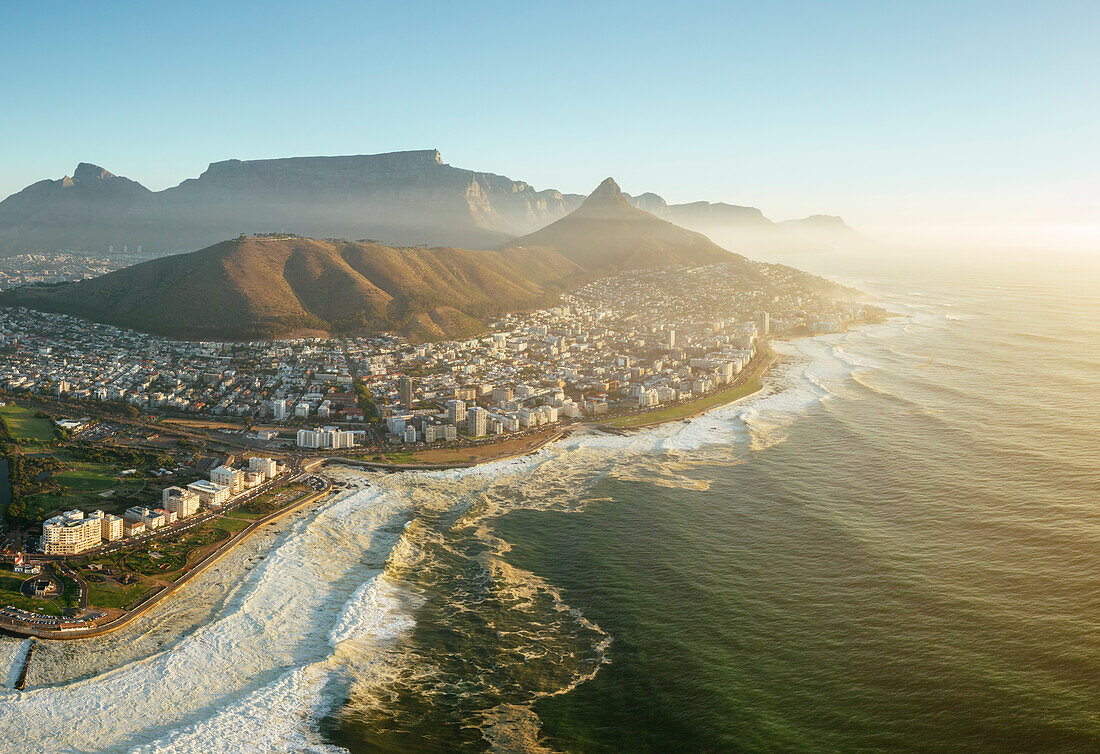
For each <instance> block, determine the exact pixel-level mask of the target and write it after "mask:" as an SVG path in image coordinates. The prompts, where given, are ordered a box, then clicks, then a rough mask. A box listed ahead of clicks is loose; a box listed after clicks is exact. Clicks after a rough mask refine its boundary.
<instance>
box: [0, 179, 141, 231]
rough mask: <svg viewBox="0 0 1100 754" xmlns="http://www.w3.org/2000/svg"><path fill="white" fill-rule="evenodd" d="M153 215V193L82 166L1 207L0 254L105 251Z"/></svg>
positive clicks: (135, 184) (14, 198) (21, 192)
mask: <svg viewBox="0 0 1100 754" xmlns="http://www.w3.org/2000/svg"><path fill="white" fill-rule="evenodd" d="M156 212H157V209H156V195H155V194H154V193H153V192H152V191H149V189H147V188H145V187H144V186H142V185H141V184H140V183H137V182H136V181H131V180H130V179H128V178H120V177H119V176H116V175H113V174H112V173H109V172H108V171H106V170H104V169H103V168H101V167H99V166H97V165H90V164H88V163H86V162H82V163H80V164H79V165H77V166H76V170H75V171H74V172H73V174H72V176H71V177H69V176H66V177H64V178H61V179H58V180H55V181H53V180H46V181H39V182H38V183H34V184H32V185H30V186H28V187H27V188H25V189H23V190H22V191H20V192H19V193H18V194H14V195H12V196H10V197H8V198H7V199H5V200H4V201H3V202H0V251H22V250H24V249H28V250H50V249H81V248H94V249H96V250H101V251H106V250H107V247H108V246H109V245H110V244H111V243H113V242H114V241H115V239H117V238H123V239H124V238H127V237H128V236H129V235H130V234H131V232H132V229H133V228H134V227H135V226H137V225H140V224H141V223H149V222H150V221H152V220H153V219H154V218H155V216H156ZM122 243H123V242H119V248H120V249H121V247H122ZM139 243H140V242H139Z"/></svg>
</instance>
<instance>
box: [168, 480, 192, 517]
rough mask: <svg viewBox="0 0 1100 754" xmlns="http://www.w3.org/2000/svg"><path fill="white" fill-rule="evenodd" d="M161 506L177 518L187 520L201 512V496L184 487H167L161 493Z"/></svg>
mask: <svg viewBox="0 0 1100 754" xmlns="http://www.w3.org/2000/svg"><path fill="white" fill-rule="evenodd" d="M160 504H161V507H163V508H164V509H165V510H169V511H171V512H172V513H174V514H175V515H176V518H187V517H188V516H193V515H195V514H196V513H198V512H199V496H198V495H196V494H195V493H194V492H192V491H191V490H185V489H183V488H182V487H165V488H164V490H163V491H162V492H161V493H160Z"/></svg>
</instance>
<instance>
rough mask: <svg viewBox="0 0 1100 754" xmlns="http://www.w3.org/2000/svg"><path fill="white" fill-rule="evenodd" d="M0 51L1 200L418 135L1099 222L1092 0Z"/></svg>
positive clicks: (335, 9) (103, 36)
mask: <svg viewBox="0 0 1100 754" xmlns="http://www.w3.org/2000/svg"><path fill="white" fill-rule="evenodd" d="M0 63H2V65H0V195H7V194H9V193H12V192H14V191H17V190H19V189H20V188H22V187H23V186H25V185H27V184H29V183H31V182H33V181H35V180H39V179H41V178H47V177H49V178H58V177H60V176H62V175H65V174H70V173H71V172H72V170H73V168H74V167H75V165H76V163H77V162H79V161H88V162H94V163H97V164H100V165H102V166H103V167H106V168H107V169H109V170H111V171H112V172H115V173H118V174H122V175H126V176H128V177H131V178H134V179H135V180H139V181H141V182H142V183H144V184H145V185H147V186H149V187H150V188H153V189H161V188H165V187H167V186H170V185H174V184H176V183H178V182H179V181H180V180H182V179H184V178H187V177H191V176H195V175H198V174H199V173H200V172H201V171H202V170H203V169H204V168H205V167H206V165H207V164H208V163H209V162H211V161H214V160H220V159H225V158H231V157H236V158H242V159H249V158H262V157H282V156H293V155H314V154H362V153H373V152H386V151H393V150H400V149H415V148H428V147H435V148H438V149H439V150H440V151H441V152H442V153H443V157H444V160H445V161H447V162H449V163H451V164H453V165H458V166H462V167H469V168H474V169H479V170H489V171H493V172H498V173H503V174H505V175H508V176H511V177H513V178H519V179H522V180H526V181H528V182H529V183H531V184H533V185H535V186H536V187H538V188H545V187H555V188H560V189H562V190H566V191H575V192H586V191H588V190H590V189H591V188H592V187H594V186H595V185H596V184H597V183H598V182H599V180H600V179H602V178H603V177H605V176H607V175H613V176H615V178H616V179H617V180H618V181H619V183H620V184H621V185H622V186H623V188H624V189H625V190H627V191H630V192H632V193H640V192H642V191H655V192H658V193H660V194H662V195H663V196H665V197H666V198H667V199H669V200H670V201H689V200H696V199H707V200H711V201H728V202H733V203H741V204H751V205H755V206H759V207H760V208H761V209H763V210H764V212H765V213H766V214H768V215H769V216H771V217H773V218H776V219H782V218H786V217H793V216H799V215H805V214H808V213H811V212H825V213H830V214H842V215H844V216H845V217H846V218H848V219H849V220H850V222H851V223H852V224H853V225H856V226H857V227H861V228H864V229H870V230H872V231H875V230H881V231H885V232H890V231H891V229H892V230H893V231H895V232H897V233H905V232H908V231H907V229H922V228H923V229H927V228H931V227H933V226H935V225H937V224H943V225H944V226H945V227H946V228H948V229H950V228H952V227H957V228H958V229H960V233H964V232H969V231H964V230H962V229H963V227H964V226H966V227H967V228H970V230H980V229H981V228H986V227H988V228H993V229H996V228H998V227H1002V229H1003V227H1014V228H1030V227H1032V226H1036V227H1048V228H1050V227H1057V226H1086V225H1089V224H1090V223H1091V224H1094V225H1100V220H1097V217H1098V215H1100V146H1098V134H1100V3H1098V2H1095V0H1091V1H1082V2H963V3H958V2H913V3H901V2H847V3H844V2H753V3H739V2H695V3H690V2H689V3H683V4H679V3H670V2H661V3H649V2H635V3H617V2H606V3H599V2H597V3H592V2H584V3H572V2H556V3H520V2H508V3H496V2H483V3H418V2H409V3H385V4H382V3H377V4H375V3H351V2H347V3H334V2H293V3H291V2H205V1H197V2H150V1H147V2H140V3H138V2H102V3H98V2H97V3H93V2H48V3H20V4H18V7H16V4H14V3H4V4H3V7H2V9H0ZM1071 230H1072V229H1071Z"/></svg>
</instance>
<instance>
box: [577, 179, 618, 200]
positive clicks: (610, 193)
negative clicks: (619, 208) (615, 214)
mask: <svg viewBox="0 0 1100 754" xmlns="http://www.w3.org/2000/svg"><path fill="white" fill-rule="evenodd" d="M593 200H595V201H621V202H623V203H624V204H625V203H627V201H626V197H625V196H623V191H622V189H620V188H619V184H617V183H615V179H614V178H604V180H603V183H601V184H600V185H599V186H597V187H596V190H595V191H593V192H592V193H591V194H589V195H588V199H587V200H586V203H587V202H590V201H593Z"/></svg>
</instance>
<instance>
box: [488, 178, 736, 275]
mask: <svg viewBox="0 0 1100 754" xmlns="http://www.w3.org/2000/svg"><path fill="white" fill-rule="evenodd" d="M505 248H509V249H548V250H552V251H554V252H556V253H557V254H560V255H561V256H563V257H565V258H566V259H568V260H570V261H572V262H574V263H576V264H577V265H579V266H581V267H583V268H585V269H587V270H591V271H596V272H603V271H615V270H630V269H643V268H649V267H665V266H669V265H687V266H697V265H703V264H714V263H718V262H730V261H734V260H742V261H747V260H745V259H744V257H739V256H737V255H735V254H731V253H730V252H728V251H726V250H725V249H723V248H721V247H719V246H717V245H716V244H715V243H713V242H712V241H711V240H710V239H709V238H707V237H706V236H704V235H701V234H699V233H695V232H693V231H690V230H686V229H684V228H681V227H679V226H677V225H673V224H672V223H670V222H668V221H666V220H662V219H660V218H658V217H654V216H653V215H651V214H649V213H648V212H644V211H642V210H640V209H638V208H636V207H634V206H633V205H632V204H631V203H630V201H629V200H628V199H627V197H626V196H625V195H624V194H623V193H622V191H621V190H620V189H619V186H618V184H616V183H615V181H614V180H612V179H611V178H608V179H607V180H605V181H604V182H603V183H601V184H600V185H599V187H598V188H597V189H596V190H595V191H593V192H592V194H591V195H589V197H588V198H587V199H585V200H584V203H583V204H582V205H581V206H580V207H579V208H577V209H576V210H575V211H573V212H572V213H570V214H569V215H567V216H565V217H563V218H562V219H561V220H558V221H557V222H554V223H551V224H550V225H548V226H546V227H545V228H542V229H541V230H537V231H535V232H534V233H531V234H528V235H526V236H523V237H522V238H517V239H515V240H514V241H510V242H509V243H508V244H507V245H506V246H505Z"/></svg>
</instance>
